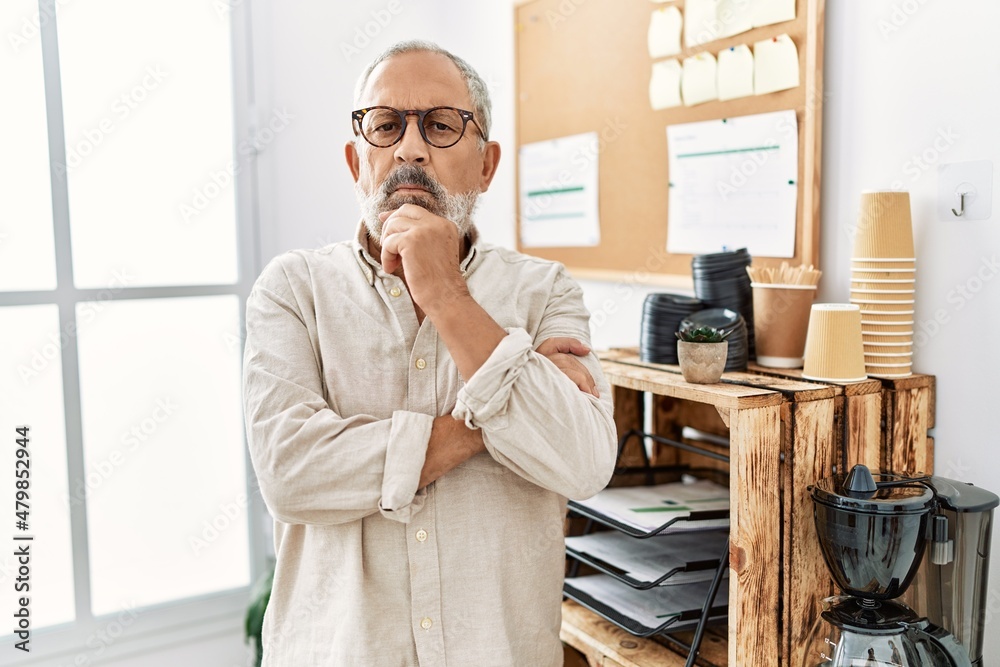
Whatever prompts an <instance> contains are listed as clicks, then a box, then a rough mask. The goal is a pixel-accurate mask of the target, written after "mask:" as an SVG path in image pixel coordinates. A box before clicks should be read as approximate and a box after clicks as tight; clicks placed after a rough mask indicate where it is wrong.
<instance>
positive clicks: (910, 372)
mask: <svg viewBox="0 0 1000 667" xmlns="http://www.w3.org/2000/svg"><path fill="white" fill-rule="evenodd" d="M911 375H913V368H912V367H911V368H910V369H908V370H907V371H906V372H905V373H882V372H873V373H871V376H872V377H873V378H878V379H880V380H894V379H896V378H908V377H910V376H911Z"/></svg>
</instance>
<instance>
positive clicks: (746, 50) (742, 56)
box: [718, 44, 753, 100]
mask: <svg viewBox="0 0 1000 667" xmlns="http://www.w3.org/2000/svg"><path fill="white" fill-rule="evenodd" d="M718 70H719V72H718V86H719V99H720V100H732V99H735V98H737V97H746V96H748V95H753V54H752V53H751V52H750V47H749V46H747V45H746V44H740V45H738V46H734V47H732V48H729V49H723V50H722V51H719V65H718Z"/></svg>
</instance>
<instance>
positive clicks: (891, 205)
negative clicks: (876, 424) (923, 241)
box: [851, 191, 916, 378]
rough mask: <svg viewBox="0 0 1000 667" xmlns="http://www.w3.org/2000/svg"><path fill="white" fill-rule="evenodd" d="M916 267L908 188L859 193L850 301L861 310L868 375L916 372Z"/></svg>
mask: <svg viewBox="0 0 1000 667" xmlns="http://www.w3.org/2000/svg"><path fill="white" fill-rule="evenodd" d="M915 271H916V257H915V252H914V245H913V223H912V220H911V218H910V195H909V193H907V192H896V191H882V192H863V193H861V211H860V214H859V216H858V229H857V233H856V235H855V237H854V257H853V258H852V260H851V303H852V304H855V305H857V306H858V307H859V308H860V309H861V333H862V338H863V342H864V354H865V368H866V370H867V372H868V374H869V375H873V376H876V377H888V378H893V377H906V376H908V375H911V374H912V372H913V313H914V307H913V306H914V302H915V299H914V295H915V293H916V292H915V289H914V286H915V277H916V274H915Z"/></svg>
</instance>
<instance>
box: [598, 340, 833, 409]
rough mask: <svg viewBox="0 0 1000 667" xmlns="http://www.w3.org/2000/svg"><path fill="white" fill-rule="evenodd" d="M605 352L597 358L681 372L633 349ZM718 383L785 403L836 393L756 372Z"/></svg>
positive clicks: (730, 374)
mask: <svg viewBox="0 0 1000 667" xmlns="http://www.w3.org/2000/svg"><path fill="white" fill-rule="evenodd" d="M609 352H610V354H608V355H605V354H604V353H602V354H601V355H600V356H601V358H602V359H607V360H608V361H616V362H618V363H621V364H629V365H632V366H639V367H642V368H654V369H656V370H660V371H665V372H667V373H674V374H680V372H681V369H680V366H676V365H673V364H652V363H649V362H646V361H643V360H642V358H641V357H640V356H639V353H638V351H637V349H636V348H617V349H615V350H611V351H609ZM721 383H722V384H734V385H741V386H744V387H756V388H758V389H770V390H772V391H779V392H781V393H782V394H784V395H785V397H786V398H788V399H789V400H795V401H813V400H819V399H823V398H830V397H831V396H834V395H835V394H836V393H837V390H836V389H835V388H834V387H833V386H831V385H829V384H824V383H817V382H811V381H804V380H802V379H798V378H789V377H785V376H781V375H761V374H759V373H742V372H737V371H730V372H727V373H723V375H722V380H721Z"/></svg>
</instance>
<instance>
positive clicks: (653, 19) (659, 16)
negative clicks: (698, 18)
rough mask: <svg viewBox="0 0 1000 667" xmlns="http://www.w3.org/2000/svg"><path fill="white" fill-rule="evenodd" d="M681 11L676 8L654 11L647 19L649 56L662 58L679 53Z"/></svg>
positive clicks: (663, 8) (681, 22) (681, 23)
mask: <svg viewBox="0 0 1000 667" xmlns="http://www.w3.org/2000/svg"><path fill="white" fill-rule="evenodd" d="M682 25H683V19H682V18H681V10H679V9H677V8H676V7H660V8H658V9H654V10H653V12H652V14H651V16H650V18H649V34H648V36H647V41H648V44H649V56H650V57H651V58H663V57H666V56H673V55H677V54H678V53H680V52H681V26H682Z"/></svg>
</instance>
